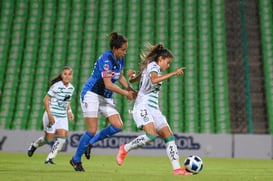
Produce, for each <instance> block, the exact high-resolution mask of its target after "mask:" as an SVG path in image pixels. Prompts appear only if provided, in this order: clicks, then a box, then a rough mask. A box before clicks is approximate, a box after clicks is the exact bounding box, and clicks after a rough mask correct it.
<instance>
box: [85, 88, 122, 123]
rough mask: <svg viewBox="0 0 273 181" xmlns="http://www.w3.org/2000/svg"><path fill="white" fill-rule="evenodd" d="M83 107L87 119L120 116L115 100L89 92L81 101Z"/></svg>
mask: <svg viewBox="0 0 273 181" xmlns="http://www.w3.org/2000/svg"><path fill="white" fill-rule="evenodd" d="M81 107H82V111H83V117H85V118H86V117H88V118H98V117H99V114H102V115H103V116H104V117H106V118H107V117H109V116H112V115H115V114H119V113H118V111H117V109H116V105H115V103H114V100H113V99H111V98H105V97H102V96H100V95H98V94H96V93H94V92H91V91H87V93H86V94H85V96H84V97H83V99H81Z"/></svg>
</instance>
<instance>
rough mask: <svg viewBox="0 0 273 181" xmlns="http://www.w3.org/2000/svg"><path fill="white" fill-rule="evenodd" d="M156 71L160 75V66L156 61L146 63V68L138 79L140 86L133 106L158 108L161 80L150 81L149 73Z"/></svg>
mask: <svg viewBox="0 0 273 181" xmlns="http://www.w3.org/2000/svg"><path fill="white" fill-rule="evenodd" d="M152 72H156V73H157V74H158V75H161V71H160V66H159V65H158V64H157V63H156V62H151V63H149V64H148V65H147V68H146V69H144V70H143V72H142V75H141V80H140V84H139V86H140V88H139V91H138V96H137V98H136V101H135V106H136V107H138V106H139V105H143V104H144V105H145V106H148V107H151V108H155V109H159V106H158V96H159V91H160V87H161V85H162V82H159V83H157V84H153V83H152V82H151V78H150V74H151V73H152Z"/></svg>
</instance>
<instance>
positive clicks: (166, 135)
mask: <svg viewBox="0 0 273 181" xmlns="http://www.w3.org/2000/svg"><path fill="white" fill-rule="evenodd" d="M141 58H142V59H143V61H142V64H141V67H140V73H139V74H138V75H137V76H135V75H134V71H132V70H131V71H130V72H129V71H128V72H129V73H130V75H129V76H130V77H131V78H130V82H134V81H140V83H139V91H138V95H137V98H136V101H135V104H134V108H133V117H134V120H135V123H136V125H137V127H138V128H141V129H142V130H143V131H144V132H145V134H143V135H140V136H138V137H137V138H135V139H134V140H132V141H131V142H129V143H127V144H125V145H121V146H120V149H119V152H118V155H117V157H116V161H117V164H118V165H122V164H123V161H124V159H125V157H126V155H127V153H128V152H129V151H131V150H133V149H137V148H139V147H142V146H144V145H145V144H147V143H149V142H151V141H153V140H154V139H155V138H156V136H157V135H159V136H160V137H161V138H162V139H164V141H165V143H166V152H167V155H168V157H169V159H170V162H171V164H172V167H173V174H175V175H192V174H191V173H189V172H187V171H186V170H185V168H184V167H182V168H181V166H180V163H179V155H178V150H177V146H176V144H175V140H174V136H173V133H172V131H171V129H170V127H169V124H168V122H167V120H166V118H165V116H164V115H163V114H162V112H161V111H160V109H159V103H158V96H159V91H160V87H161V84H162V81H164V80H167V79H169V78H171V77H173V76H179V75H183V73H184V72H183V69H184V68H183V67H182V68H178V69H177V70H175V71H173V72H170V73H167V74H165V75H162V73H161V71H165V70H167V69H168V68H169V67H170V64H171V61H172V58H173V55H172V53H171V52H170V51H169V50H168V49H166V48H164V47H163V45H162V44H157V45H155V46H153V45H151V44H147V49H146V50H145V51H144V52H143V54H142V56H141Z"/></svg>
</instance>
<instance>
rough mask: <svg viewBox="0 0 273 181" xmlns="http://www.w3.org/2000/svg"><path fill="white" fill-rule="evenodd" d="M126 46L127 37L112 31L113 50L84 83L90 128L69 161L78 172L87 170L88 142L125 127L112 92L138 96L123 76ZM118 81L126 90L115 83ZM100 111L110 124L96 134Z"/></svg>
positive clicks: (83, 97) (85, 103)
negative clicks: (84, 159) (83, 161)
mask: <svg viewBox="0 0 273 181" xmlns="http://www.w3.org/2000/svg"><path fill="white" fill-rule="evenodd" d="M127 47H128V40H127V38H126V37H125V36H123V35H120V34H118V33H117V32H112V33H111V34H110V50H107V51H106V52H104V53H103V54H102V55H101V56H100V57H99V58H98V60H97V61H96V63H95V65H94V69H93V72H92V74H91V76H90V77H89V79H88V80H87V81H86V83H85V84H84V86H83V89H82V92H81V106H82V110H83V116H84V118H85V122H86V126H87V131H86V132H85V133H84V134H83V135H82V136H81V139H80V142H79V145H78V147H77V150H76V152H75V154H74V156H73V158H72V159H71V160H70V164H71V165H72V166H73V168H74V169H75V171H85V170H84V168H83V167H82V162H81V157H82V155H83V154H84V152H85V151H86V150H87V149H88V146H89V145H92V144H93V143H95V142H96V141H99V140H102V139H104V138H108V137H110V136H112V135H114V134H116V133H118V132H120V131H121V130H122V127H123V122H122V120H121V118H120V115H119V113H118V111H117V109H116V106H115V104H114V101H113V99H112V94H113V92H115V93H118V94H121V95H124V96H126V97H127V99H128V100H132V99H133V98H135V94H136V92H135V91H134V90H133V89H132V88H131V87H130V86H129V84H128V83H127V81H126V79H125V77H124V75H123V68H124V63H125V59H124V56H125V55H126V50H127ZM117 81H118V82H120V83H121V85H122V86H123V87H124V89H122V88H120V87H119V86H117V85H116V84H115V83H116V82H117ZM99 113H100V114H102V115H103V116H104V117H106V119H107V121H108V122H109V123H110V125H109V126H108V127H106V128H104V129H102V130H100V131H99V132H98V133H96V132H97V127H98V116H99Z"/></svg>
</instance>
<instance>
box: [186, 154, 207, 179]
mask: <svg viewBox="0 0 273 181" xmlns="http://www.w3.org/2000/svg"><path fill="white" fill-rule="evenodd" d="M184 166H185V167H186V170H187V171H188V172H191V173H193V174H198V173H199V172H201V171H202V169H203V161H202V159H201V158H200V157H199V156H197V155H190V156H188V157H187V158H186V159H185V161H184Z"/></svg>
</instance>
